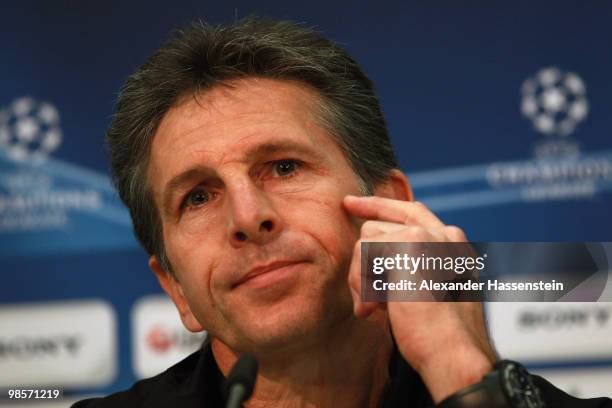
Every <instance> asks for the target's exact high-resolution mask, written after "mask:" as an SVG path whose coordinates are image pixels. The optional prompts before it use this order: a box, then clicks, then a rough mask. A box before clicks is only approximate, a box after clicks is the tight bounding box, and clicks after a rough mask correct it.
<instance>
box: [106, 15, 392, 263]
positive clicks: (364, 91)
mask: <svg viewBox="0 0 612 408" xmlns="http://www.w3.org/2000/svg"><path fill="white" fill-rule="evenodd" d="M245 77H262V78H270V79H279V80H294V81H300V82H301V83H304V84H306V85H308V86H310V87H311V88H313V89H314V90H316V91H317V93H318V95H319V96H320V100H319V101H318V104H317V107H316V108H315V112H314V113H315V115H316V117H317V119H318V120H319V121H320V123H321V126H323V127H324V128H326V129H327V130H328V131H329V132H330V134H331V135H332V137H333V138H334V139H335V140H336V142H337V143H338V144H339V145H340V147H341V148H342V150H343V152H344V154H345V155H346V158H347V160H348V162H349V163H350V165H351V167H352V169H353V171H354V172H355V174H356V175H357V177H358V179H359V182H360V185H361V186H362V193H364V194H371V192H372V191H373V188H374V186H376V185H377V184H378V183H380V182H382V181H384V180H386V179H387V177H388V174H389V172H390V170H391V169H394V168H397V160H396V158H395V154H394V152H393V148H392V146H391V143H390V141H389V136H388V133H387V126H386V123H385V120H384V117H383V114H382V112H381V109H380V105H379V102H378V98H377V96H376V93H375V90H374V86H373V84H372V82H371V81H370V79H369V78H368V77H366V75H365V74H364V73H363V72H362V71H361V69H360V68H359V66H358V65H357V63H356V62H355V60H353V58H352V57H351V56H349V55H348V53H347V52H346V51H344V50H343V49H341V48H339V47H338V46H337V45H335V44H334V43H332V42H331V41H329V40H328V39H326V38H325V37H323V36H322V35H321V34H319V33H318V32H316V31H314V30H312V29H309V28H305V27H303V26H301V25H299V24H296V23H292V22H287V21H270V20H265V19H260V18H255V17H251V18H247V19H244V20H241V21H238V22H236V23H234V24H231V25H226V26H212V25H208V24H204V23H201V22H198V23H193V24H191V25H190V26H188V27H187V28H185V29H183V30H180V31H177V32H176V33H174V34H173V35H172V37H171V38H170V39H168V40H167V41H166V42H165V43H164V44H163V45H162V46H161V47H160V48H159V49H158V50H157V51H156V52H155V53H153V54H152V55H151V56H150V57H149V58H148V60H147V61H146V62H145V63H144V64H143V65H142V66H140V67H139V68H138V69H137V70H136V72H135V73H134V74H132V75H131V76H129V77H128V79H127V80H126V82H125V84H124V86H123V87H122V89H121V93H120V95H119V98H118V100H117V104H116V113H115V115H114V117H113V120H112V123H111V125H110V128H109V130H108V132H107V142H108V146H109V149H110V155H111V170H112V177H113V182H114V183H115V186H116V187H117V190H118V192H119V196H120V197H121V199H122V200H123V202H124V203H125V204H126V206H127V207H128V209H129V211H130V215H131V217H132V221H133V224H134V234H135V236H136V238H137V239H138V240H139V241H140V243H141V244H142V246H143V247H144V248H145V250H146V251H147V252H148V253H149V254H150V255H157V257H158V259H159V261H160V264H161V266H162V267H163V268H164V269H165V270H167V271H172V266H171V263H170V261H169V259H168V257H167V255H166V251H165V248H164V242H163V231H162V226H161V221H160V217H159V212H158V209H157V208H156V207H155V203H154V201H153V197H152V193H151V189H150V185H149V183H148V180H147V167H148V162H149V155H150V149H151V143H152V139H153V136H154V134H155V132H156V130H157V127H158V125H159V123H160V122H161V120H162V118H163V117H164V115H165V114H166V112H167V111H168V110H169V109H170V108H171V107H173V106H174V105H176V104H177V103H178V102H179V100H180V99H181V98H182V97H184V96H188V95H189V94H191V95H193V96H197V95H199V94H201V93H202V92H204V91H206V90H208V89H211V88H212V87H214V86H216V85H224V84H227V82H228V81H230V80H233V79H239V78H245Z"/></svg>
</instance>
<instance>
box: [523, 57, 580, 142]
mask: <svg viewBox="0 0 612 408" xmlns="http://www.w3.org/2000/svg"><path fill="white" fill-rule="evenodd" d="M521 93H522V101H521V112H522V113H523V115H525V116H526V117H527V118H529V119H530V120H531V121H532V123H533V127H534V128H535V129H536V130H537V131H538V132H540V133H543V134H544V135H550V136H561V137H565V136H568V135H570V134H571V133H573V132H574V130H575V129H576V125H578V123H580V122H582V121H583V120H584V119H585V118H586V116H587V114H588V113H589V105H588V102H587V98H586V87H585V85H584V81H583V80H582V79H581V78H580V77H579V76H578V75H577V74H575V73H573V72H563V71H561V70H560V69H558V68H555V67H548V68H544V69H541V70H540V71H538V72H537V73H536V74H535V76H533V77H531V78H528V79H527V80H525V82H523V86H522V88H521Z"/></svg>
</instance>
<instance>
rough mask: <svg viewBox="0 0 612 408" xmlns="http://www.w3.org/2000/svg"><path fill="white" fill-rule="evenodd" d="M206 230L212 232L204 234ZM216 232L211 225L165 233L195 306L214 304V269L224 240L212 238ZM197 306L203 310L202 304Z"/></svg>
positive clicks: (185, 290)
mask: <svg viewBox="0 0 612 408" xmlns="http://www.w3.org/2000/svg"><path fill="white" fill-rule="evenodd" d="M197 231H200V233H197ZM202 231H207V232H211V234H208V233H206V234H203V233H202ZM214 236H216V235H214V234H213V233H212V231H210V230H209V229H208V230H207V229H190V228H181V229H178V228H177V229H173V230H171V231H168V233H164V238H165V243H166V251H167V253H168V258H169V260H170V263H171V264H172V266H173V268H174V270H175V273H176V274H177V276H178V278H179V280H180V281H181V284H182V286H183V291H184V294H185V296H186V297H187V300H188V301H189V303H190V306H192V310H193V309H194V306H195V305H198V306H202V305H205V306H207V308H209V307H210V305H212V304H214V299H213V293H211V287H212V283H211V279H212V274H211V271H213V270H214V269H215V265H216V264H217V263H218V261H219V260H218V259H217V258H216V256H218V255H217V254H220V253H222V252H223V251H220V250H219V248H218V244H219V242H220V240H219V239H217V240H213V239H211V237H214ZM195 309H196V310H202V308H201V307H195Z"/></svg>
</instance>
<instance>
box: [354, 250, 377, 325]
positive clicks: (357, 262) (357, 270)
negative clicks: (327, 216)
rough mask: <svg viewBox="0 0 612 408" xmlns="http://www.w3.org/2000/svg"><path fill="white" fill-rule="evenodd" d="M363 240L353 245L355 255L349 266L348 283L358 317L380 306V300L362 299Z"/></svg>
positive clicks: (367, 314) (363, 316) (365, 315)
mask: <svg viewBox="0 0 612 408" xmlns="http://www.w3.org/2000/svg"><path fill="white" fill-rule="evenodd" d="M361 242H362V241H361V240H357V242H356V243H355V246H354V247H353V257H352V259H351V265H350V266H349V273H348V285H349V288H350V291H351V297H352V298H353V313H354V314H355V316H357V317H362V318H365V317H368V316H369V315H370V314H371V313H372V312H373V311H374V310H376V308H377V307H378V305H379V303H378V302H364V301H362V300H361Z"/></svg>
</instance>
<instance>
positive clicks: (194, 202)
mask: <svg viewBox="0 0 612 408" xmlns="http://www.w3.org/2000/svg"><path fill="white" fill-rule="evenodd" d="M209 199H210V196H209V194H208V192H206V190H204V189H203V188H196V189H194V190H191V191H190V192H189V194H187V196H186V197H185V200H184V201H183V204H182V205H181V208H185V207H199V206H201V205H203V204H204V203H206V202H207V201H208V200H209Z"/></svg>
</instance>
